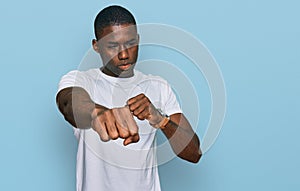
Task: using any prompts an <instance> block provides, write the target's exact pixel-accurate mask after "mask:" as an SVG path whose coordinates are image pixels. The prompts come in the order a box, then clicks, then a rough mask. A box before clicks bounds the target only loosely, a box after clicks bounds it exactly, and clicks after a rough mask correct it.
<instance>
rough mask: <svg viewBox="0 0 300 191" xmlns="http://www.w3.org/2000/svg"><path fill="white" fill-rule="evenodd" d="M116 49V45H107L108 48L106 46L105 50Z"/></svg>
mask: <svg viewBox="0 0 300 191" xmlns="http://www.w3.org/2000/svg"><path fill="white" fill-rule="evenodd" d="M117 47H118V45H116V44H113V45H108V46H107V48H109V49H115V48H117Z"/></svg>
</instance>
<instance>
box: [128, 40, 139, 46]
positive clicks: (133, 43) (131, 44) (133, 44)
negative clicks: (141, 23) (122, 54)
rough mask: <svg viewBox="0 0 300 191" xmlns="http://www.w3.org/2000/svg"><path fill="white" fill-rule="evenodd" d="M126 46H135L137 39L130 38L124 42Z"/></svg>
mask: <svg viewBox="0 0 300 191" xmlns="http://www.w3.org/2000/svg"><path fill="white" fill-rule="evenodd" d="M126 45H127V46H135V45H137V40H131V41H129V42H127V43H126Z"/></svg>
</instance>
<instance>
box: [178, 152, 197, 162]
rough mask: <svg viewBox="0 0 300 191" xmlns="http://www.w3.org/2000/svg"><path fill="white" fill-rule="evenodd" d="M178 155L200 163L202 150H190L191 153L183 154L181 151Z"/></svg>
mask: <svg viewBox="0 0 300 191" xmlns="http://www.w3.org/2000/svg"><path fill="white" fill-rule="evenodd" d="M178 157H180V158H182V159H183V160H186V161H188V162H191V163H195V164H196V163H198V162H199V161H200V159H201V157H202V152H201V150H200V149H197V150H196V151H194V152H190V153H189V154H183V153H180V154H179V155H178Z"/></svg>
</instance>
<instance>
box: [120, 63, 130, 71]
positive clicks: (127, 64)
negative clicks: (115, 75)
mask: <svg viewBox="0 0 300 191" xmlns="http://www.w3.org/2000/svg"><path fill="white" fill-rule="evenodd" d="M131 65H132V64H131V63H125V64H120V65H118V67H119V68H120V69H122V70H126V69H128V68H130V67H131Z"/></svg>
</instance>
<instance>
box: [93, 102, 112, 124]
mask: <svg viewBox="0 0 300 191" xmlns="http://www.w3.org/2000/svg"><path fill="white" fill-rule="evenodd" d="M106 110H108V108H106V107H104V106H101V105H96V107H95V108H94V109H93V111H92V113H91V119H92V120H94V119H95V118H96V117H97V116H99V115H101V114H102V113H103V112H105V111H106Z"/></svg>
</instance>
